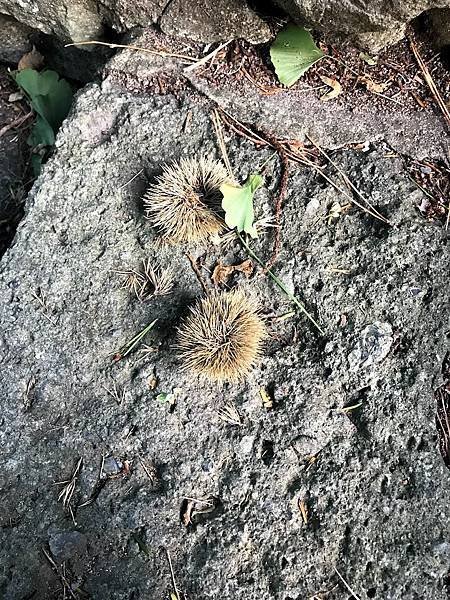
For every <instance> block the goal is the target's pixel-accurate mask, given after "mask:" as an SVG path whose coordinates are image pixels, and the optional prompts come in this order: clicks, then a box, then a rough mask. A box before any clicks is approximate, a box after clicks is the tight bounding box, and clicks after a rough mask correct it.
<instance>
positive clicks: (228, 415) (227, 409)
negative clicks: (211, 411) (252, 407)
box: [216, 403, 243, 426]
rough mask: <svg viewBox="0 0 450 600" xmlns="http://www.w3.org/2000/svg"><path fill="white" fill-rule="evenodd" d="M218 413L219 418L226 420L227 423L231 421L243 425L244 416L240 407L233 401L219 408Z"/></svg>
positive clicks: (231, 423) (232, 423) (233, 423)
mask: <svg viewBox="0 0 450 600" xmlns="http://www.w3.org/2000/svg"><path fill="white" fill-rule="evenodd" d="M216 412H217V415H218V417H219V419H221V420H222V421H224V422H225V423H229V424H230V425H239V426H241V425H242V424H243V423H242V417H241V415H240V414H239V412H238V409H237V408H236V407H235V406H234V405H233V404H231V403H227V404H225V405H224V406H223V407H221V408H219V409H218V410H217V411H216Z"/></svg>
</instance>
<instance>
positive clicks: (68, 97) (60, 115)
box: [16, 69, 72, 133]
mask: <svg viewBox="0 0 450 600" xmlns="http://www.w3.org/2000/svg"><path fill="white" fill-rule="evenodd" d="M16 83H17V85H18V86H19V87H21V88H22V90H23V91H24V92H25V93H26V94H27V96H28V97H29V99H30V102H31V105H32V107H33V108H34V110H35V111H36V112H37V114H38V115H40V116H41V117H42V118H44V119H45V120H46V121H48V123H49V124H50V125H51V127H52V128H53V131H54V132H55V133H56V132H57V131H58V129H59V128H60V126H61V123H62V122H63V121H64V119H65V118H66V116H67V114H68V112H69V109H70V106H71V104H72V88H71V86H70V84H69V83H68V82H67V81H66V80H65V79H60V78H59V75H58V73H56V71H50V70H48V71H42V72H39V71H35V70H34V69H24V70H23V71H20V72H19V73H17V75H16Z"/></svg>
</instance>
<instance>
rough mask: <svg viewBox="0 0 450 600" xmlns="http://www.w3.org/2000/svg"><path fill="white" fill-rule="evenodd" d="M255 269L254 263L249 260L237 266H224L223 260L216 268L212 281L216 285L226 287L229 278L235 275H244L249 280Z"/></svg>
mask: <svg viewBox="0 0 450 600" xmlns="http://www.w3.org/2000/svg"><path fill="white" fill-rule="evenodd" d="M254 269H255V267H254V264H253V262H252V261H251V260H250V259H249V258H248V259H247V260H244V261H243V262H241V263H239V264H237V265H224V264H223V262H222V261H221V260H219V262H218V263H217V265H216V266H215V267H214V271H213V272H212V275H211V279H212V281H213V283H214V285H217V286H220V285H226V284H227V283H228V280H229V278H230V277H231V276H232V275H234V274H235V273H243V274H244V275H245V277H246V278H247V279H248V278H249V277H251V275H252V274H253V271H254Z"/></svg>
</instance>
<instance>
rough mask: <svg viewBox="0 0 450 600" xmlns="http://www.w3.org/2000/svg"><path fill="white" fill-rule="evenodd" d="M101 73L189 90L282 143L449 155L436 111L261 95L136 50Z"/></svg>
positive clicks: (293, 92)
mask: <svg viewBox="0 0 450 600" xmlns="http://www.w3.org/2000/svg"><path fill="white" fill-rule="evenodd" d="M133 43H134V44H136V45H137V46H143V47H149V48H152V47H158V45H160V44H161V38H160V37H159V36H158V34H156V33H155V32H153V31H150V30H149V31H145V32H143V33H142V34H141V35H139V36H138V37H137V39H135V40H134V41H133ZM188 69H189V67H188ZM235 71H236V69H232V72H235ZM105 72H106V73H107V74H109V75H110V77H109V79H110V80H111V81H115V82H117V83H120V84H121V85H123V86H124V87H127V88H128V89H129V90H134V91H136V92H141V93H152V92H153V91H154V90H155V89H156V90H158V89H163V88H164V89H165V88H166V87H167V86H169V87H170V86H172V87H173V86H176V87H177V88H180V89H185V88H187V87H190V86H193V87H194V88H195V89H196V90H198V92H200V93H201V94H203V95H204V96H206V97H208V98H210V99H212V100H214V101H215V102H216V103H217V105H218V106H219V107H221V108H223V109H224V110H226V111H227V112H228V113H229V114H231V115H233V116H234V117H236V118H237V119H238V120H240V121H241V122H243V123H247V124H249V125H251V126H255V127H257V128H260V129H263V130H266V131H268V132H269V133H271V134H272V135H276V136H277V137H278V138H281V139H282V138H286V139H294V140H301V141H307V138H306V136H309V137H310V138H312V139H313V140H315V141H316V142H317V143H318V144H319V145H321V146H324V147H325V148H332V149H336V148H341V147H343V146H346V145H349V144H360V143H365V142H379V141H385V142H386V143H387V144H389V145H390V146H391V147H392V148H393V149H394V150H395V151H396V152H398V153H400V154H404V155H407V156H410V157H412V158H415V159H418V160H422V159H424V158H427V157H428V158H432V159H441V158H442V157H446V156H447V155H448V151H449V143H448V134H447V129H446V127H445V124H444V121H443V119H442V117H441V115H440V114H439V113H436V114H434V113H433V112H431V111H427V112H422V111H417V110H412V109H408V108H407V109H401V110H399V108H398V105H397V104H395V103H391V104H390V105H389V104H388V106H384V107H382V108H381V109H380V108H377V106H375V105H374V102H373V101H370V100H369V102H366V103H364V104H363V103H361V105H359V106H358V105H354V104H353V105H348V104H347V103H346V102H345V101H344V102H343V103H337V104H336V103H334V102H323V101H322V100H321V98H320V97H319V96H318V95H317V93H315V92H314V90H311V89H310V87H311V86H309V87H308V86H305V87H298V88H296V89H284V90H277V92H281V93H276V94H270V93H265V92H264V89H263V90H261V89H260V88H258V87H257V86H256V85H255V84H254V83H252V82H250V81H248V80H247V79H246V78H243V77H240V78H239V79H238V78H236V77H233V76H232V75H231V76H229V77H222V78H221V79H220V81H219V82H217V81H215V80H214V79H212V78H210V77H208V76H205V74H204V73H202V71H201V69H198V70H191V71H190V70H188V71H186V70H185V65H184V64H182V63H181V62H180V61H175V60H173V59H172V60H171V59H167V58H161V57H158V56H151V55H148V54H143V53H139V52H130V51H124V52H121V53H120V54H118V55H116V56H115V57H114V58H113V59H112V60H111V61H110V62H109V63H108V65H107V66H106V68H105Z"/></svg>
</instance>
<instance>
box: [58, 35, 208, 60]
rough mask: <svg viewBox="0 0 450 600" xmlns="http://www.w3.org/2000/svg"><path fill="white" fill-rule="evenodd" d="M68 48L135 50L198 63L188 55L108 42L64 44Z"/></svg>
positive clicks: (95, 41) (93, 41)
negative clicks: (101, 47) (103, 47)
mask: <svg viewBox="0 0 450 600" xmlns="http://www.w3.org/2000/svg"><path fill="white" fill-rule="evenodd" d="M69 46H107V47H108V48H112V49H114V48H124V49H125V50H137V51H139V52H145V53H146V54H152V55H153V56H163V57H168V58H178V59H180V60H185V61H187V62H190V63H192V62H193V63H196V62H198V61H199V59H198V58H196V57H195V56H189V55H188V54H177V53H176V52H167V51H166V50H153V49H151V48H143V47H142V46H133V45H127V44H110V43H109V42H99V41H97V40H90V41H89V40H86V41H82V42H74V43H72V44H66V45H65V46H64V48H68V47H69Z"/></svg>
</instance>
